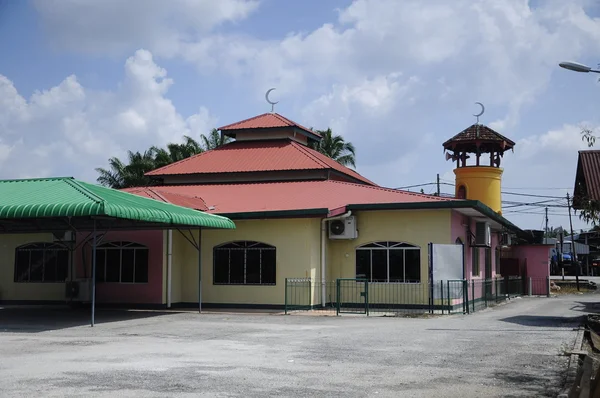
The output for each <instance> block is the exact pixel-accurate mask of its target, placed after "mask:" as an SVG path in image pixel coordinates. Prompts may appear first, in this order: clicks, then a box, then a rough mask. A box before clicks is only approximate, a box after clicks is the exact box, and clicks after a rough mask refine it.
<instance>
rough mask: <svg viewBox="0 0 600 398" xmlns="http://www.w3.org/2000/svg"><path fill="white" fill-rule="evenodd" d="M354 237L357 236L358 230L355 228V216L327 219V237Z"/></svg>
mask: <svg viewBox="0 0 600 398" xmlns="http://www.w3.org/2000/svg"><path fill="white" fill-rule="evenodd" d="M356 238H358V230H357V229H356V218H355V217H354V216H350V217H346V218H342V219H340V220H332V221H329V239H356Z"/></svg>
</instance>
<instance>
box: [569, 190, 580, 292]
mask: <svg viewBox="0 0 600 398" xmlns="http://www.w3.org/2000/svg"><path fill="white" fill-rule="evenodd" d="M567 206H569V225H570V227H571V251H572V253H571V261H573V262H574V264H575V283H576V284H577V291H579V263H578V262H577V250H576V249H575V234H574V233H573V220H572V219H571V197H570V196H569V194H568V193H567Z"/></svg>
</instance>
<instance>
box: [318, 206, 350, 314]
mask: <svg viewBox="0 0 600 398" xmlns="http://www.w3.org/2000/svg"><path fill="white" fill-rule="evenodd" d="M351 214H352V212H351V211H348V212H346V213H344V214H341V215H339V216H335V217H329V218H327V217H326V218H322V219H321V306H322V307H325V303H326V302H327V301H326V298H325V296H326V295H327V288H326V287H327V285H326V284H325V282H326V280H325V275H326V271H327V264H326V260H327V221H332V220H339V219H341V218H346V217H350V215H351Z"/></svg>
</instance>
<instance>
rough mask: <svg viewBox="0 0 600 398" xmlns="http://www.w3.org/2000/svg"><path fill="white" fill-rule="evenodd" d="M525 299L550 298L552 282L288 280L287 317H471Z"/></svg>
mask: <svg viewBox="0 0 600 398" xmlns="http://www.w3.org/2000/svg"><path fill="white" fill-rule="evenodd" d="M522 295H530V296H532V295H535V296H542V295H543V296H549V295H550V281H549V279H548V278H547V277H546V278H543V277H542V278H522V277H503V278H494V279H478V280H446V281H433V282H432V283H383V282H369V281H368V280H366V279H354V278H342V279H337V280H335V281H332V282H321V281H315V280H313V279H310V278H301V279H286V283H285V313H286V314H288V313H291V312H297V311H315V312H325V313H329V314H333V315H340V314H366V315H369V314H378V315H399V314H452V313H470V312H475V311H479V310H481V309H484V308H487V307H489V306H492V305H495V304H497V303H499V302H502V301H505V300H510V299H511V298H514V297H516V296H522ZM323 297H324V300H323V299H322V298H323Z"/></svg>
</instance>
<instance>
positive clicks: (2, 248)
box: [0, 234, 65, 301]
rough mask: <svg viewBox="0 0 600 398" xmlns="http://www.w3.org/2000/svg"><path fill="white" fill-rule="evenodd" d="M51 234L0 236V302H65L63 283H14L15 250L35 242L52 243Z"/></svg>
mask: <svg viewBox="0 0 600 398" xmlns="http://www.w3.org/2000/svg"><path fill="white" fill-rule="evenodd" d="M52 240H53V236H52V234H15V235H0V300H32V301H34V300H35V301H37V300H57V301H58V300H65V284H64V283H47V282H45V283H15V282H14V272H15V249H16V248H17V247H19V246H21V245H24V244H27V243H35V242H52Z"/></svg>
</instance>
